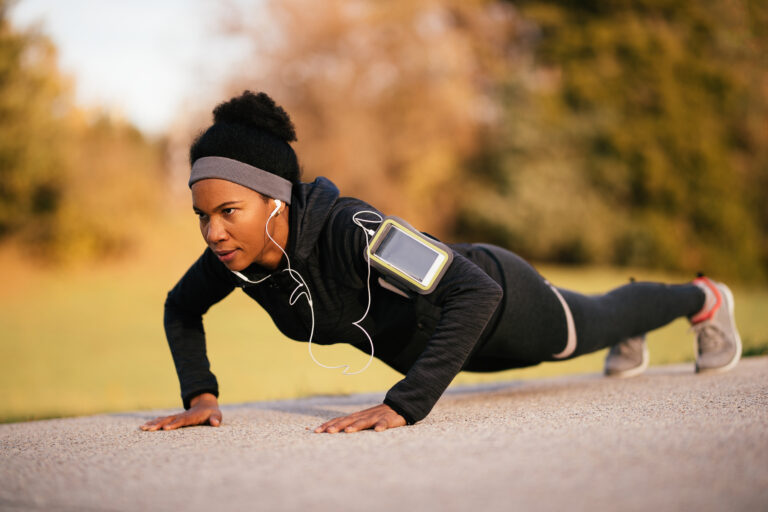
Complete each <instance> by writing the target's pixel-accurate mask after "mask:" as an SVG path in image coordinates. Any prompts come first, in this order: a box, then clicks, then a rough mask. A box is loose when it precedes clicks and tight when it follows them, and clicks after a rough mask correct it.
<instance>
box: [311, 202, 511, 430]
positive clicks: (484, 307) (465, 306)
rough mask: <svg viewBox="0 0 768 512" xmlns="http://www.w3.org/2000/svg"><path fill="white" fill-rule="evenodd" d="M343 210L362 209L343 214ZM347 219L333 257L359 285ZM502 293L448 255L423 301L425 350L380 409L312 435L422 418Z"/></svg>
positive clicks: (355, 241)
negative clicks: (435, 313)
mask: <svg viewBox="0 0 768 512" xmlns="http://www.w3.org/2000/svg"><path fill="white" fill-rule="evenodd" d="M363 204H364V203H363ZM349 209H351V210H355V209H357V210H359V209H363V208H362V207H361V206H356V207H351V208H347V209H345V210H349ZM350 218H351V214H350V213H349V212H348V211H347V212H344V213H342V214H339V215H337V216H336V220H335V222H337V224H336V226H335V227H336V229H337V230H338V231H343V232H346V235H345V244H344V245H345V247H344V250H343V251H338V252H337V254H340V255H343V256H344V257H346V258H348V259H349V261H347V262H345V265H346V268H348V269H355V270H356V271H357V272H356V273H357V274H359V277H360V278H361V280H362V281H363V282H364V279H365V277H366V275H367V267H366V265H365V263H364V262H362V263H361V261H362V260H363V257H362V254H363V250H364V248H365V243H366V242H365V238H363V236H364V235H363V233H362V230H360V229H359V228H357V227H356V226H354V225H353V228H354V229H348V228H345V227H346V226H348V224H349V223H351V221H348V222H346V221H345V219H346V220H348V219H350ZM358 260H360V261H358ZM502 293H503V292H502V289H501V287H500V286H499V285H498V284H497V283H496V282H495V281H494V280H493V279H492V278H491V277H490V276H488V275H487V274H486V273H485V272H483V270H482V269H480V268H479V267H478V266H477V265H475V264H474V263H472V262H471V261H469V260H468V259H467V258H465V257H463V256H461V255H460V254H456V253H454V260H453V262H452V263H451V265H450V267H449V268H448V271H447V272H446V273H445V275H444V276H443V278H442V280H441V281H440V283H439V285H438V286H437V288H436V289H435V291H433V292H432V293H431V294H429V295H428V296H425V300H427V301H429V302H431V303H432V304H434V305H435V306H437V308H438V309H439V311H440V318H439V320H438V322H437V325H436V327H435V330H434V333H433V334H432V337H431V338H430V340H429V342H428V344H427V346H426V348H425V349H424V351H423V352H422V353H421V354H420V356H419V357H418V359H417V360H416V362H415V363H414V364H413V366H412V367H411V368H410V370H409V371H408V372H407V374H406V375H405V377H404V378H403V379H402V380H401V381H399V382H398V383H397V384H395V386H393V387H392V388H391V389H390V390H389V392H388V393H387V395H386V397H385V399H384V403H383V404H382V405H380V406H376V407H374V408H371V409H367V410H366V411H361V412H358V413H355V414H352V415H348V416H343V417H339V418H334V419H332V420H330V421H328V422H326V423H324V424H323V425H321V426H320V427H318V428H317V429H316V430H315V432H331V433H332V432H339V431H342V430H344V431H346V432H354V431H357V430H363V429H366V428H371V427H374V428H376V430H383V429H384V428H382V426H383V425H385V424H387V425H389V428H391V427H393V426H401V425H402V424H406V423H408V424H412V423H415V422H417V421H419V420H421V419H423V418H424V417H426V415H427V414H428V413H429V411H431V410H432V407H433V406H434V404H435V403H436V402H437V400H438V399H439V398H440V396H441V395H442V394H443V392H444V391H445V389H446V388H447V387H448V385H449V384H450V383H451V381H452V380H453V379H454V377H455V376H456V374H458V373H459V371H461V368H462V366H463V365H464V362H465V361H466V359H467V357H468V356H469V354H470V352H471V350H472V348H473V347H474V346H475V344H476V343H477V341H478V340H479V338H480V335H481V334H482V332H483V329H484V328H485V326H486V324H487V323H488V321H489V320H490V318H491V316H492V315H493V313H494V311H495V310H496V308H497V307H498V304H499V302H500V301H501V297H502ZM393 414H394V416H393ZM397 418H400V420H398V419H397Z"/></svg>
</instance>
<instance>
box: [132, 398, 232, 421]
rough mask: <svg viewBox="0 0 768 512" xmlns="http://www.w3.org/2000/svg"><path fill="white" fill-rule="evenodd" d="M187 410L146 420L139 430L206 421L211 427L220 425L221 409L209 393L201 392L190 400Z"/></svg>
mask: <svg viewBox="0 0 768 512" xmlns="http://www.w3.org/2000/svg"><path fill="white" fill-rule="evenodd" d="M189 405H190V406H191V407H190V408H189V410H187V411H184V412H182V413H180V414H173V415H171V416H162V417H160V418H156V419H154V420H151V421H148V422H146V423H145V424H143V425H142V426H141V430H159V429H161V428H162V429H163V430H173V429H175V428H179V427H186V426H189V425H202V424H204V423H206V422H208V423H209V424H210V425H211V426H213V427H218V426H219V425H221V411H220V410H219V402H218V401H217V400H216V396H214V395H213V394H211V393H201V394H200V395H197V396H196V397H194V398H193V399H192V400H190V402H189Z"/></svg>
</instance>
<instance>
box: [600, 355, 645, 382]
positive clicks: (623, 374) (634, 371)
mask: <svg viewBox="0 0 768 512" xmlns="http://www.w3.org/2000/svg"><path fill="white" fill-rule="evenodd" d="M650 359H651V357H650V354H649V352H648V347H643V362H642V363H640V366H635V367H634V368H630V369H629V370H624V371H617V370H605V371H604V372H605V376H606V377H617V378H619V379H628V378H629V377H635V376H637V375H640V374H641V373H643V372H644V371H645V370H647V369H648V363H649V362H650Z"/></svg>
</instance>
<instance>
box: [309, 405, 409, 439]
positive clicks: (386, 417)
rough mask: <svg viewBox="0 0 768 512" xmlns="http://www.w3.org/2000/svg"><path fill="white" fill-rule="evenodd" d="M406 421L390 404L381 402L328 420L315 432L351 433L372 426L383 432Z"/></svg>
mask: <svg viewBox="0 0 768 512" xmlns="http://www.w3.org/2000/svg"><path fill="white" fill-rule="evenodd" d="M405 423H406V421H405V418H403V417H402V416H400V415H399V414H397V413H396V412H395V411H394V410H393V409H392V408H391V407H390V406H388V405H386V404H381V405H377V406H376V407H371V408H370V409H366V410H364V411H358V412H355V413H352V414H350V415H348V416H340V417H338V418H333V419H332V420H329V421H326V422H325V423H323V424H322V425H320V426H319V427H317V428H316V429H315V433H318V434H319V433H320V432H328V433H329V434H335V433H336V432H340V431H342V430H343V431H344V432H348V433H351V432H357V431H358V430H365V429H367V428H371V427H373V430H375V431H376V432H381V431H383V430H387V429H388V428H395V427H402V426H403V425H405Z"/></svg>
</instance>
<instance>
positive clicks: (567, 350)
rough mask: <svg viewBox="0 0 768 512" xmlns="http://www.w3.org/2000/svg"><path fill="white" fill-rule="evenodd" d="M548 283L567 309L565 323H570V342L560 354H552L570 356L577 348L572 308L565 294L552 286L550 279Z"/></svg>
mask: <svg viewBox="0 0 768 512" xmlns="http://www.w3.org/2000/svg"><path fill="white" fill-rule="evenodd" d="M547 285H548V286H549V287H550V288H551V289H552V291H553V292H555V295H557V298H558V300H560V304H562V306H563V311H565V323H566V324H567V325H568V342H567V343H566V344H565V349H564V350H563V351H562V352H560V353H559V354H552V357H554V358H555V359H563V358H564V357H568V356H569V355H571V354H573V351H574V350H576V325H575V324H574V323H573V315H572V314H571V308H569V307H568V303H567V302H565V299H564V298H563V296H562V295H560V292H559V291H557V288H555V287H554V286H552V284H550V282H549V281H547Z"/></svg>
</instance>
